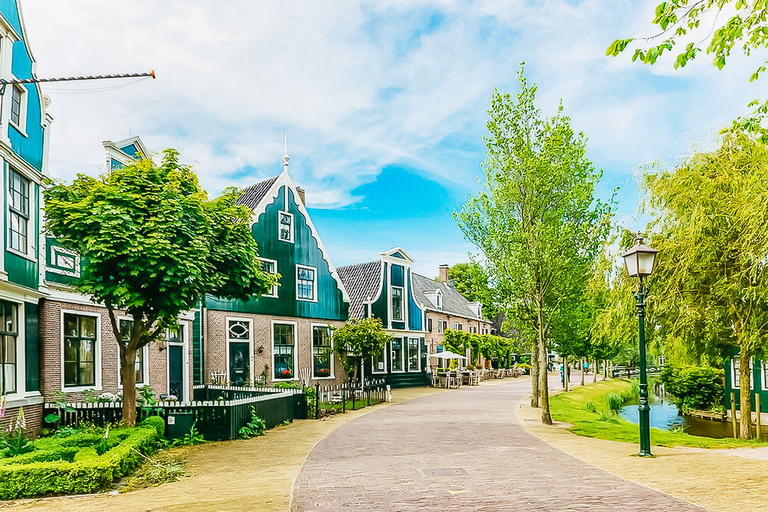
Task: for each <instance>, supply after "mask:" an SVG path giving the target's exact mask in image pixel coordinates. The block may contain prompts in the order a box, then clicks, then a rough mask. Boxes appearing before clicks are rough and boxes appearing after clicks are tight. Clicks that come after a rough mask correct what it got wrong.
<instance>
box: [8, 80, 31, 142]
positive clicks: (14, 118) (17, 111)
mask: <svg viewBox="0 0 768 512" xmlns="http://www.w3.org/2000/svg"><path fill="white" fill-rule="evenodd" d="M26 93H27V91H26V89H24V88H23V87H22V86H20V85H16V84H14V85H13V86H12V87H11V123H13V124H14V126H15V127H16V128H18V129H19V130H20V131H22V132H23V131H24V129H25V126H24V125H25V123H24V121H25V120H26V112H25V110H26V106H27V105H26V103H27V94H26Z"/></svg>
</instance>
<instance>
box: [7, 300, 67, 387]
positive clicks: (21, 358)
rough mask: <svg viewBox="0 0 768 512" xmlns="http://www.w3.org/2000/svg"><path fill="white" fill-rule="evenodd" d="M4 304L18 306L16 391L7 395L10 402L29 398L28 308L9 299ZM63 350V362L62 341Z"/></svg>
mask: <svg viewBox="0 0 768 512" xmlns="http://www.w3.org/2000/svg"><path fill="white" fill-rule="evenodd" d="M2 300H3V301H4V302H8V303H10V304H13V305H15V306H16V347H15V351H16V360H15V362H14V365H15V367H16V368H15V369H14V373H15V374H16V375H15V376H16V391H15V392H13V393H7V395H6V396H7V398H8V399H9V400H15V399H19V398H23V397H24V396H28V395H29V393H28V392H27V391H26V378H27V362H26V351H25V346H24V340H26V339H27V334H26V322H25V321H23V319H24V318H26V308H25V306H24V303H23V302H17V301H16V300H9V299H2ZM61 350H62V361H64V359H63V353H64V342H63V340H62V344H61ZM63 372H64V365H63V363H62V381H63V375H64V373H63Z"/></svg>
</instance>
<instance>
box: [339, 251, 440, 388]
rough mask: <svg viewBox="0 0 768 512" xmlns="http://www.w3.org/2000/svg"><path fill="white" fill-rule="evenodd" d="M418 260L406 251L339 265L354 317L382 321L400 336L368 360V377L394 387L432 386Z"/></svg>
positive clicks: (389, 331) (394, 335) (351, 314)
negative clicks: (415, 268) (417, 291)
mask: <svg viewBox="0 0 768 512" xmlns="http://www.w3.org/2000/svg"><path fill="white" fill-rule="evenodd" d="M412 264H413V259H411V257H410V256H408V254H407V253H406V252H405V251H404V250H403V249H402V248H400V247H397V248H394V249H390V250H389V251H387V252H384V253H382V254H381V255H380V257H379V260H378V261H371V262H368V263H360V264H357V265H349V266H345V267H339V275H340V276H341V280H342V281H343V282H344V286H345V287H346V289H347V291H348V292H349V296H350V309H349V314H350V317H355V318H370V317H375V318H379V319H381V322H382V325H383V326H384V329H385V330H386V331H387V332H388V333H389V334H391V335H392V336H393V337H394V340H393V341H392V342H390V343H388V344H387V346H386V347H384V350H382V352H381V354H378V355H376V356H375V357H373V358H371V360H370V361H366V362H365V365H364V367H363V370H364V373H365V376H366V377H382V378H384V379H386V381H387V383H388V384H390V385H391V386H392V387H407V386H425V385H428V384H429V382H430V376H429V373H428V371H429V365H428V363H427V356H428V354H429V351H428V349H427V346H426V343H425V334H426V332H425V323H426V322H425V317H424V310H423V309H422V307H420V306H419V304H418V303H417V302H416V299H415V296H414V286H413V274H412V272H411V265H412Z"/></svg>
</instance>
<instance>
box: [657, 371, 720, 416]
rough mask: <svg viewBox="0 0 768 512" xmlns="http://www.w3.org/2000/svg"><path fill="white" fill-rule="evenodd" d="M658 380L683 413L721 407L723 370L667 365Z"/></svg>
mask: <svg viewBox="0 0 768 512" xmlns="http://www.w3.org/2000/svg"><path fill="white" fill-rule="evenodd" d="M659 379H660V380H661V382H662V383H664V388H665V389H666V391H667V392H668V393H669V394H671V395H672V396H673V397H674V398H675V404H676V405H677V407H678V408H679V409H682V410H683V411H684V412H688V411H690V410H692V409H699V410H709V409H712V408H714V407H717V406H720V405H722V401H723V393H724V388H723V370H721V369H719V368H710V367H702V366H671V365H667V366H665V367H664V368H663V369H662V370H661V374H660V375H659Z"/></svg>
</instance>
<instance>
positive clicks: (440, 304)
mask: <svg viewBox="0 0 768 512" xmlns="http://www.w3.org/2000/svg"><path fill="white" fill-rule="evenodd" d="M435 306H437V309H443V294H442V293H440V290H438V291H437V303H436V304H435Z"/></svg>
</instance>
